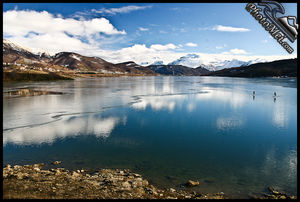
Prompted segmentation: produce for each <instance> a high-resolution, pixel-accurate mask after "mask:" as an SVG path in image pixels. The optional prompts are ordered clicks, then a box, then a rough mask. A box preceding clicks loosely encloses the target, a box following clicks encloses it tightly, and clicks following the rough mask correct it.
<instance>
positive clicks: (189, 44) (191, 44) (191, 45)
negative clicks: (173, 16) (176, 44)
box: [185, 42, 198, 47]
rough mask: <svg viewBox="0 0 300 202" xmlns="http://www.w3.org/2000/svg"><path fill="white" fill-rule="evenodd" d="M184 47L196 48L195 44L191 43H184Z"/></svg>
mask: <svg viewBox="0 0 300 202" xmlns="http://www.w3.org/2000/svg"><path fill="white" fill-rule="evenodd" d="M185 45H186V46H189V47H197V46H198V45H197V44H195V43H192V42H190V43H186V44H185Z"/></svg>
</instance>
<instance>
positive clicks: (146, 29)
mask: <svg viewBox="0 0 300 202" xmlns="http://www.w3.org/2000/svg"><path fill="white" fill-rule="evenodd" d="M139 30H140V31H142V32H145V31H149V29H148V28H144V27H139Z"/></svg>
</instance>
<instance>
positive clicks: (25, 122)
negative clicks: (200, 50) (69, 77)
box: [3, 77, 297, 198]
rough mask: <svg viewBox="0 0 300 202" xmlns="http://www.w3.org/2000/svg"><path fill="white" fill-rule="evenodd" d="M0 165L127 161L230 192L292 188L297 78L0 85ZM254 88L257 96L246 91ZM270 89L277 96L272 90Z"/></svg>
mask: <svg viewBox="0 0 300 202" xmlns="http://www.w3.org/2000/svg"><path fill="white" fill-rule="evenodd" d="M18 87H29V88H34V89H37V90H47V91H53V92H63V94H58V95H55V94H54V95H51V94H49V95H39V96H29V97H11V98H7V97H5V98H3V164H8V163H9V164H21V165H23V164H30V163H37V162H44V163H46V166H48V165H50V163H51V162H52V161H55V160H60V161H62V162H63V163H62V164H61V167H65V168H68V169H79V168H83V169H88V170H95V169H98V168H129V169H131V170H132V171H134V172H137V173H140V174H142V175H143V176H144V177H145V178H147V179H149V181H150V182H151V183H153V184H155V185H157V186H161V187H174V188H179V187H180V184H182V183H184V182H186V181H187V180H189V179H192V180H198V181H200V183H201V184H200V186H198V187H196V188H194V189H195V191H201V192H224V193H225V194H227V195H228V196H231V197H234V198H248V197H249V194H250V195H251V194H257V193H261V192H264V191H265V188H266V187H268V186H273V187H275V188H278V189H280V190H282V191H286V192H287V193H289V194H297V80H296V79H293V78H284V79H278V78H263V79H246V78H222V77H121V78H99V79H77V80H74V81H59V82H31V83H18V84H6V83H4V87H3V91H9V90H13V89H15V88H18ZM254 90H255V94H256V96H255V97H253V96H252V92H253V91H254ZM275 91H276V93H277V97H276V98H274V97H273V93H274V92H275Z"/></svg>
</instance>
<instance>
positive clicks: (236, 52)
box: [229, 48, 247, 54]
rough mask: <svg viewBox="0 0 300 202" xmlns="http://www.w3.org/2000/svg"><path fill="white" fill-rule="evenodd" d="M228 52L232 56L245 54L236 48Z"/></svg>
mask: <svg viewBox="0 0 300 202" xmlns="http://www.w3.org/2000/svg"><path fill="white" fill-rule="evenodd" d="M229 52H230V53H232V54H247V52H246V51H245V50H242V49H238V48H235V49H231V50H230V51H229Z"/></svg>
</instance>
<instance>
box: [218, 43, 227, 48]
mask: <svg viewBox="0 0 300 202" xmlns="http://www.w3.org/2000/svg"><path fill="white" fill-rule="evenodd" d="M225 47H227V45H226V44H224V45H221V46H216V49H223V48H225Z"/></svg>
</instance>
